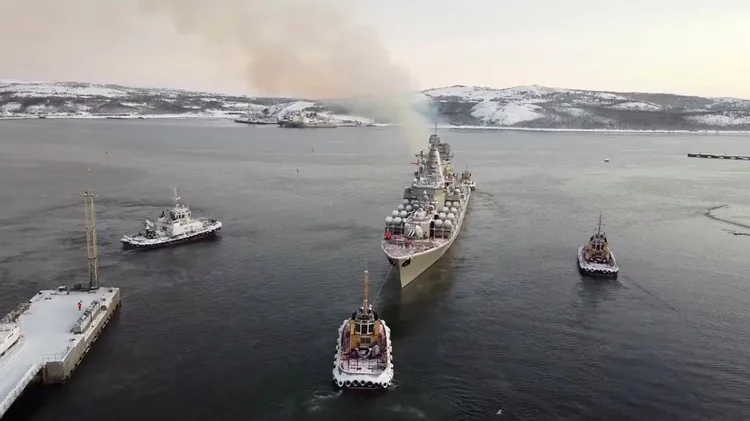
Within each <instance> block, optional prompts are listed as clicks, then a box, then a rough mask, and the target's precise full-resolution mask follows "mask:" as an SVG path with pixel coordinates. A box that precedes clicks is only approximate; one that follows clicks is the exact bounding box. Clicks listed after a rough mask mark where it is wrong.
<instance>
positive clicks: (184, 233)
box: [120, 189, 222, 249]
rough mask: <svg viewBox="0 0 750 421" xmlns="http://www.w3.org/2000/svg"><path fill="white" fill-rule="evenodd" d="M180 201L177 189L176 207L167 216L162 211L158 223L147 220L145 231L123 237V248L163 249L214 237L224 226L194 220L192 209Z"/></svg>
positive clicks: (217, 222) (206, 219)
mask: <svg viewBox="0 0 750 421" xmlns="http://www.w3.org/2000/svg"><path fill="white" fill-rule="evenodd" d="M179 200H180V198H179V197H178V196H177V189H174V206H172V208H170V209H169V210H168V211H167V214H165V212H164V211H162V212H161V216H159V219H157V220H156V223H153V222H151V221H149V220H148V219H146V223H145V225H146V226H145V231H141V232H139V233H138V234H136V235H126V236H124V237H122V239H121V240H120V241H122V243H123V246H124V247H126V248H139V249H150V248H156V247H163V246H168V245H172V244H178V243H185V242H188V241H194V240H198V239H201V238H206V237H212V236H215V235H216V233H217V232H218V231H219V230H220V229H221V227H222V224H221V222H220V221H217V220H216V219H210V218H198V219H193V217H192V212H190V208H189V207H187V206H186V205H183V204H181V203H179Z"/></svg>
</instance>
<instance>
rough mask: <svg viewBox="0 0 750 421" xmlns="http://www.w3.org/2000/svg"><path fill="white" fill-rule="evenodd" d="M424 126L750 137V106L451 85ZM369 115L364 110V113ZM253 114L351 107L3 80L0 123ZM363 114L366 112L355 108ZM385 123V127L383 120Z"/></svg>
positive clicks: (422, 102) (432, 92) (341, 114)
mask: <svg viewBox="0 0 750 421" xmlns="http://www.w3.org/2000/svg"><path fill="white" fill-rule="evenodd" d="M414 108H415V110H417V111H418V112H421V113H423V114H425V117H426V119H427V120H437V121H438V122H440V123H443V124H452V125H455V126H505V127H518V128H539V129H541V128H567V129H623V130H750V101H748V100H742V99H733V98H703V97H696V96H682V95H672V94H649V93H619V92H599V91H585V90H575V89H559V88H548V87H543V86H535V85H534V86H519V87H514V88H507V89H493V88H482V87H475V86H461V85H457V86H451V87H445V88H436V89H428V90H425V91H422V92H420V93H417V94H415V96H414ZM365 109H366V108H365ZM248 110H253V111H259V112H262V113H263V114H265V115H267V116H269V117H271V118H280V117H283V116H284V115H285V114H287V113H289V112H294V111H301V110H306V111H317V112H320V113H325V114H329V115H331V116H332V117H334V118H338V119H340V120H353V119H357V120H361V121H366V120H367V117H376V116H375V115H372V116H367V115H365V116H361V117H352V115H353V114H356V113H355V112H353V110H351V109H350V107H349V105H347V102H346V101H317V100H315V99H302V98H267V97H248V96H237V95H225V94H216V93H208V92H191V91H183V90H175V89H146V88H132V87H125V86H118V85H96V84H89V83H53V82H18V81H0V116H3V115H4V116H28V115H46V116H50V117H54V116H66V117H96V116H99V117H101V116H108V115H132V116H151V117H157V116H161V117H226V118H236V117H238V116H241V115H242V114H244V113H246V112H247V111H248ZM357 112H358V113H359V114H360V115H361V114H362V113H363V107H358V110H357ZM379 122H381V123H388V121H382V120H381V121H379Z"/></svg>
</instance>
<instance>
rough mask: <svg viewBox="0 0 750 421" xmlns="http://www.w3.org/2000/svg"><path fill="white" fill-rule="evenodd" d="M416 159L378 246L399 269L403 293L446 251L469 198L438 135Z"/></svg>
mask: <svg viewBox="0 0 750 421" xmlns="http://www.w3.org/2000/svg"><path fill="white" fill-rule="evenodd" d="M416 157H417V161H416V162H414V163H413V164H415V165H417V167H418V168H417V170H416V171H415V172H414V180H413V181H412V183H411V185H410V186H408V187H406V188H405V189H404V196H403V203H402V204H400V205H398V208H397V209H395V210H393V212H392V213H391V216H388V217H386V218H385V233H384V236H383V239H382V241H381V247H382V249H383V252H384V253H385V255H386V256H387V258H388V261H389V262H390V263H391V264H392V265H394V266H395V267H396V268H397V269H398V275H399V278H400V280H401V287H402V288H403V287H405V286H407V285H408V284H409V283H411V281H413V280H414V279H415V278H416V277H417V276H419V275H420V274H421V273H422V272H424V271H425V270H427V268H429V267H430V266H432V265H433V264H434V263H435V262H436V261H438V259H440V257H442V256H443V254H445V252H446V251H448V249H449V248H450V246H451V245H452V244H453V242H454V241H455V240H456V237H458V234H459V232H460V231H461V226H462V225H463V222H464V218H465V215H466V210H467V206H468V205H469V199H470V198H471V187H470V186H469V185H467V184H466V183H463V182H461V181H460V180H459V178H458V175H457V174H456V173H454V172H453V169H452V167H451V158H452V157H453V154H452V153H451V150H450V145H449V144H448V143H443V142H441V140H440V137H439V136H438V134H437V133H435V134H432V135H430V139H429V142H428V148H427V150H426V151H425V150H422V151H421V152H420V153H419V154H417V155H416Z"/></svg>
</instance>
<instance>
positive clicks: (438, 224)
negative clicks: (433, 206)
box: [435, 219, 443, 228]
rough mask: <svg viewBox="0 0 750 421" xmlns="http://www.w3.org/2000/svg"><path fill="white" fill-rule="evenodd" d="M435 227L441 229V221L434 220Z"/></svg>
mask: <svg viewBox="0 0 750 421" xmlns="http://www.w3.org/2000/svg"><path fill="white" fill-rule="evenodd" d="M435 226H436V227H438V228H440V227H442V226H443V221H441V220H440V219H436V220H435Z"/></svg>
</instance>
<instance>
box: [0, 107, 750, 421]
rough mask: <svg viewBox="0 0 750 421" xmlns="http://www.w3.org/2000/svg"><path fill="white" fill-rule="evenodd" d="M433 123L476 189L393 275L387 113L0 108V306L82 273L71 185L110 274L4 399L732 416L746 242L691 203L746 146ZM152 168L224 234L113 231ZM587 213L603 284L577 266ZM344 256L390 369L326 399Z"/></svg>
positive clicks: (28, 413)
mask: <svg viewBox="0 0 750 421" xmlns="http://www.w3.org/2000/svg"><path fill="white" fill-rule="evenodd" d="M441 135H442V137H443V139H444V140H445V141H448V142H450V143H451V145H452V148H453V150H454V152H455V155H456V158H455V161H456V167H457V168H459V169H460V168H463V166H464V164H465V163H469V164H470V165H471V169H472V171H473V173H474V175H475V177H476V178H477V180H478V190H477V192H476V194H475V195H473V196H472V202H471V204H470V206H469V209H470V211H469V214H468V220H467V223H466V224H465V226H464V229H463V231H462V233H461V236H460V238H459V239H458V240H457V241H456V243H455V244H454V246H453V248H452V249H451V250H450V251H449V252H448V253H447V254H446V256H445V257H444V258H443V259H442V260H441V261H440V262H438V264H436V265H435V266H434V267H433V268H431V269H430V270H429V271H428V272H426V274H425V275H423V276H422V277H421V278H419V279H418V280H416V281H415V282H414V283H413V284H411V285H410V286H408V287H407V288H406V289H403V290H400V289H399V286H398V282H397V281H396V279H395V278H394V277H393V276H392V275H391V276H390V277H389V278H388V279H386V275H387V274H388V271H389V266H388V264H387V262H386V260H385V258H384V257H383V256H382V253H381V251H380V250H379V246H378V241H379V239H380V236H381V233H382V226H383V219H384V217H385V216H387V215H388V214H389V213H390V211H391V210H392V209H393V207H394V206H395V205H396V204H398V203H399V202H400V199H401V193H402V188H403V186H404V185H405V184H406V183H408V181H409V180H410V172H411V171H412V167H411V166H410V165H409V162H410V161H411V158H412V157H411V156H410V155H409V154H408V151H407V149H406V148H405V145H404V144H403V143H402V142H400V141H399V140H398V136H397V133H396V132H395V131H393V130H391V129H383V128H371V129H346V128H339V129H335V130H281V129H277V128H273V127H256V128H252V127H245V126H242V125H237V124H233V123H229V122H217V121H204V122H195V121H191V122H179V121H177V122H175V121H148V120H147V121H111V120H109V121H55V120H46V121H42V120H40V121H6V122H1V123H0V313H4V312H6V311H9V310H10V309H11V308H12V307H14V306H15V305H16V304H17V303H19V302H21V301H24V300H27V299H28V298H30V297H31V296H32V295H33V294H35V292H36V291H38V290H39V289H42V288H48V287H54V286H57V285H60V284H70V283H73V282H76V281H85V280H86V278H87V273H86V258H85V250H84V244H85V241H84V234H83V232H84V210H83V203H82V198H81V197H80V190H81V189H82V188H86V187H92V188H94V189H96V191H97V193H98V195H99V200H98V207H97V211H98V214H97V218H98V220H97V226H98V233H99V239H100V251H101V259H100V263H101V270H100V273H101V279H102V281H101V282H102V284H103V285H114V286H119V287H120V288H122V291H123V306H122V309H121V312H120V314H119V315H118V316H117V318H116V319H114V321H113V323H112V324H110V326H109V328H108V329H107V331H106V333H105V334H104V335H103V336H102V337H101V338H100V339H99V341H98V342H97V343H96V345H95V346H94V348H93V349H92V351H91V353H90V354H89V355H88V356H87V357H86V359H85V361H84V363H83V364H82V365H81V367H80V368H79V369H78V371H77V372H76V373H75V375H74V376H73V378H72V380H71V381H70V382H69V383H68V384H67V385H65V386H64V387H51V388H36V389H32V390H31V391H30V392H29V393H27V394H26V395H25V396H24V398H23V399H21V401H19V402H18V404H17V405H16V406H15V407H14V408H13V409H12V411H11V412H10V413H9V414H8V418H9V419H18V420H54V421H61V420H76V421H83V420H134V419H155V418H158V419H168V420H343V419H351V418H352V417H357V419H359V420H370V419H371V420H384V419H387V420H485V419H487V420H492V419H500V420H558V419H566V420H591V419H601V420H707V419H716V420H744V419H748V418H750V398H748V396H750V379H748V364H749V362H750V361H749V358H748V349H749V347H750V335H749V333H750V315H749V314H748V311H747V309H748V308H749V307H750V283H749V281H750V279H748V278H749V275H748V274H749V273H750V259H748V250H749V249H750V237H743V236H732V235H729V234H728V233H727V232H725V231H723V229H724V228H727V226H726V225H724V224H722V223H721V222H718V221H714V220H711V219H709V218H706V217H705V216H704V212H705V211H706V209H707V208H709V207H712V206H718V205H722V204H741V205H750V195H748V192H747V185H748V182H750V164H748V163H746V162H725V161H716V160H698V159H688V158H686V156H685V154H686V153H687V152H690V151H696V152H697V151H703V152H707V151H710V152H720V153H738V154H749V155H750V138H747V137H739V136H683V135H662V134H659V135H618V134H586V133H531V132H503V131H447V130H446V131H444V132H443V133H441ZM425 142H426V139H425ZM604 158H609V159H610V160H611V162H609V163H605V162H604ZM297 169H299V173H297ZM173 186H174V187H179V188H180V191H181V196H182V197H183V198H184V199H185V200H187V201H188V202H189V204H190V206H191V207H192V209H193V211H194V213H195V214H200V215H210V216H213V217H216V218H218V219H220V220H222V221H223V222H224V224H225V225H224V226H225V228H224V230H223V232H222V234H221V236H220V238H219V239H217V240H215V241H207V242H203V243H196V244H192V245H186V246H181V247H176V248H169V249H162V250H155V251H150V252H130V251H123V250H122V249H121V248H120V244H119V238H120V237H121V236H122V235H123V234H125V233H130V232H134V231H137V230H138V229H140V227H141V224H142V221H143V220H144V219H145V218H154V217H156V216H157V215H158V212H160V210H161V209H162V208H163V207H165V206H168V205H169V204H170V200H171V190H170V188H171V187H173ZM600 211H601V212H603V217H604V224H605V228H606V231H607V233H608V236H609V239H610V240H611V242H612V245H613V248H614V251H615V253H616V255H617V258H618V261H619V262H620V264H621V277H620V279H619V280H618V281H593V280H590V279H583V278H582V277H581V276H580V275H579V274H578V273H577V271H576V266H575V255H576V249H577V247H579V246H580V245H582V244H583V243H584V242H585V241H586V240H587V239H588V237H589V236H590V235H591V233H592V230H593V229H594V228H595V226H596V222H597V218H598V215H599V212H600ZM365 267H367V268H369V270H370V273H371V281H372V284H373V285H372V290H373V293H375V292H377V291H378V290H380V289H381V285H382V292H381V293H380V295H379V296H378V298H377V302H376V307H377V308H379V309H380V312H381V314H382V316H383V317H384V318H385V319H386V320H387V322H388V323H389V325H390V326H391V328H392V331H393V339H394V346H393V349H394V359H395V365H396V379H397V387H396V388H395V389H394V390H392V391H390V392H388V393H387V394H385V395H381V396H360V395H349V394H335V393H333V392H332V390H331V387H330V384H331V369H332V365H333V355H334V346H335V340H336V331H337V328H338V326H339V324H340V323H341V321H342V320H343V319H344V318H346V317H347V316H348V315H349V314H350V313H351V311H352V310H353V309H354V308H355V307H356V306H357V305H358V303H359V300H360V297H361V289H362V287H361V277H362V271H363V269H364V268H365ZM501 409H502V414H497V413H498V411H499V410H501Z"/></svg>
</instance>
